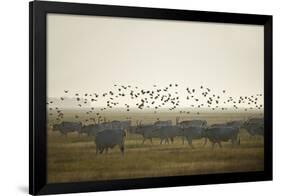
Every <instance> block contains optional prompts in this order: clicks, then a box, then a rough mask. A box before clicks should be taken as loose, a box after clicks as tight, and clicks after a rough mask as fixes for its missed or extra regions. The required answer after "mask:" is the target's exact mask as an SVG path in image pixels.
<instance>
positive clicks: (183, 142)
mask: <svg viewBox="0 0 281 196" xmlns="http://www.w3.org/2000/svg"><path fill="white" fill-rule="evenodd" d="M182 144H184V136H182Z"/></svg>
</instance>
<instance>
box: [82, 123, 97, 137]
mask: <svg viewBox="0 0 281 196" xmlns="http://www.w3.org/2000/svg"><path fill="white" fill-rule="evenodd" d="M99 131H100V127H99V126H98V125H96V124H90V125H83V126H82V128H81V131H80V133H81V134H83V133H85V134H87V135H88V136H96V134H97V133H98V132H99Z"/></svg>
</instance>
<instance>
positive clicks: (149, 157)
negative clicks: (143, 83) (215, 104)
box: [47, 114, 264, 183]
mask: <svg viewBox="0 0 281 196" xmlns="http://www.w3.org/2000/svg"><path fill="white" fill-rule="evenodd" d="M124 117H125V116H124ZM124 117H120V118H124ZM110 118H112V119H113V118H114V119H116V116H114V115H111V116H108V119H110ZM135 118H136V119H139V118H141V119H143V122H144V123H149V120H151V119H152V118H151V117H150V116H149V115H145V114H142V116H135ZM165 118H167V119H171V118H175V116H172V114H170V116H161V119H165ZM190 118H191V117H190ZM200 118H203V119H207V120H208V123H210V124H212V123H218V122H223V121H228V120H235V119H241V118H244V116H243V117H241V115H239V114H235V115H234V114H232V115H230V114H229V115H226V114H223V115H218V114H212V115H205V116H201V117H200ZM240 140H241V145H240V146H234V147H233V146H232V145H231V144H230V143H226V142H225V143H223V148H219V147H218V146H216V147H215V148H214V149H212V148H211V144H210V143H209V142H208V143H207V145H206V146H205V147H204V146H203V143H204V140H194V146H195V149H191V148H190V147H189V146H188V144H187V143H185V144H182V140H181V138H177V139H176V140H175V141H174V143H173V144H162V145H160V144H159V142H160V141H159V140H157V139H154V140H153V143H152V144H151V143H150V142H149V141H146V142H145V144H142V137H141V136H139V135H134V134H128V135H127V137H126V141H125V155H124V156H122V155H121V153H120V151H119V149H118V148H117V147H116V148H114V149H112V150H110V151H109V153H108V154H102V155H96V154H95V152H96V151H95V143H94V140H93V138H92V137H88V136H86V135H84V136H79V135H78V134H76V133H73V134H70V135H68V136H67V137H63V136H60V134H59V133H54V132H52V131H51V130H49V131H48V163H47V166H48V182H50V183H52V182H77V181H94V180H108V179H128V178H143V177H156V176H175V175H193V174H209V173H225V172H237V171H239V172H240V171H261V170H263V167H264V164H263V163H264V150H263V149H264V148H263V139H262V138H261V137H251V136H249V135H248V134H247V133H246V132H245V130H241V133H240Z"/></svg>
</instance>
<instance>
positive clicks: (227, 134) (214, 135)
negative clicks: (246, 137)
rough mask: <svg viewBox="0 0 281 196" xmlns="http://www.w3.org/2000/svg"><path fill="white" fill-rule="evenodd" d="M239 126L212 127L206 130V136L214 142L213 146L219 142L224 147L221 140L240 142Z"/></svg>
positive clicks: (233, 142)
mask: <svg viewBox="0 0 281 196" xmlns="http://www.w3.org/2000/svg"><path fill="white" fill-rule="evenodd" d="M238 133H239V128H237V127H223V126H222V127H210V128H207V129H206V131H205V137H206V138H208V139H209V141H211V142H212V147H214V145H215V144H216V143H218V145H219V147H222V145H221V142H223V141H224V142H227V141H229V140H231V142H232V144H233V145H234V144H240V139H239V140H238Z"/></svg>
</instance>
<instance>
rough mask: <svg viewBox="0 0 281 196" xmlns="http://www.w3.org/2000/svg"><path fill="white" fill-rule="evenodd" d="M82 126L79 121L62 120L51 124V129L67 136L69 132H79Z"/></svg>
mask: <svg viewBox="0 0 281 196" xmlns="http://www.w3.org/2000/svg"><path fill="white" fill-rule="evenodd" d="M81 128H82V123H81V122H67V121H63V122H61V123H60V124H54V125H53V131H59V132H60V133H61V134H62V135H65V136H67V134H68V133H71V132H78V133H79V132H80V131H81Z"/></svg>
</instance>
